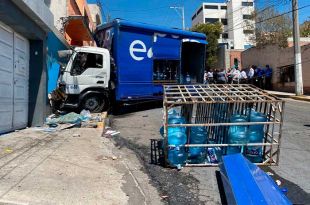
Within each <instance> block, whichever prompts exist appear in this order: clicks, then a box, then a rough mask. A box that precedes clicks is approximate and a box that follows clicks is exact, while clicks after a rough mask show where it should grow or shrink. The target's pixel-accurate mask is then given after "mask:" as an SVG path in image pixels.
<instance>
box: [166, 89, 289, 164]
mask: <svg viewBox="0 0 310 205" xmlns="http://www.w3.org/2000/svg"><path fill="white" fill-rule="evenodd" d="M171 108H177V109H180V113H181V115H182V116H183V117H184V118H185V119H186V124H168V110H169V109H171ZM248 108H250V109H254V110H255V111H257V112H261V113H263V114H264V115H265V116H266V117H267V121H266V122H238V123H232V122H230V117H231V116H232V115H234V114H239V115H243V114H244V112H245V110H246V109H248ZM163 109H164V116H163V120H164V123H163V125H164V142H165V144H166V145H167V144H168V137H169V136H168V135H167V133H168V127H186V128H187V143H186V144H185V145H184V146H185V147H186V149H188V148H189V147H205V148H208V147H220V148H221V150H222V152H223V154H224V155H225V149H227V147H231V146H243V147H251V146H261V147H262V150H263V151H262V152H263V153H262V155H263V156H262V159H263V160H262V162H261V163H256V164H258V165H278V163H279V154H280V143H281V135H282V125H283V109H284V101H283V100H281V99H279V98H277V97H275V96H273V95H270V94H268V93H266V92H265V91H263V90H261V89H259V88H257V87H255V86H252V85H248V84H209V85H164V99H163ZM234 125H246V126H250V125H264V137H263V141H262V142H261V143H246V144H229V143H227V138H228V130H229V127H230V126H234ZM195 126H196V127H204V128H205V129H206V130H207V132H208V137H207V139H208V140H207V141H208V142H209V143H207V144H190V143H189V141H190V140H189V138H190V137H191V136H190V132H189V129H190V128H191V127H195ZM210 142H212V143H210ZM164 149H165V152H164V155H165V162H166V164H167V163H168V162H167V153H168V146H165V148H164ZM217 165H218V164H217V163H210V162H207V161H206V162H204V163H200V164H191V163H186V164H185V166H217Z"/></svg>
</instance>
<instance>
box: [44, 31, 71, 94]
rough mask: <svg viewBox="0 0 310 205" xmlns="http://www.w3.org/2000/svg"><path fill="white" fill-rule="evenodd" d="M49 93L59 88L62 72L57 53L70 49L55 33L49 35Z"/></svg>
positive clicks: (47, 62) (47, 60) (47, 61)
mask: <svg viewBox="0 0 310 205" xmlns="http://www.w3.org/2000/svg"><path fill="white" fill-rule="evenodd" d="M47 48H48V49H47V58H46V64H47V76H48V80H47V82H48V84H47V93H50V92H51V91H53V90H54V89H55V88H56V86H57V80H58V75H59V71H60V64H59V61H60V59H59V57H58V53H57V51H59V50H66V49H68V48H67V46H66V45H65V44H63V43H62V42H61V41H60V40H59V39H58V38H57V37H56V35H55V34H54V33H53V32H49V33H48V35H47Z"/></svg>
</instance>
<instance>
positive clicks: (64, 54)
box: [58, 50, 73, 58]
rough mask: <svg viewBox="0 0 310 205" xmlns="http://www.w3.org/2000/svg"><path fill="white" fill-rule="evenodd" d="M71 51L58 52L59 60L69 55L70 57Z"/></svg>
mask: <svg viewBox="0 0 310 205" xmlns="http://www.w3.org/2000/svg"><path fill="white" fill-rule="evenodd" d="M72 53H73V51H72V50H60V51H58V56H59V58H66V57H68V56H70V55H72Z"/></svg>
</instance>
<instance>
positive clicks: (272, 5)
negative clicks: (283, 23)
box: [224, 0, 287, 32]
mask: <svg viewBox="0 0 310 205" xmlns="http://www.w3.org/2000/svg"><path fill="white" fill-rule="evenodd" d="M276 1H277V0H275V1H273V4H270V3H272V2H271V1H270V2H269V6H267V7H265V8H263V9H262V10H260V11H258V12H256V15H257V14H260V13H262V12H264V11H265V10H267V9H270V8H272V7H274V6H276V4H275V3H276ZM284 1H285V0H281V1H280V2H281V3H279V4H278V6H279V5H281V4H283V2H284ZM286 4H287V2H286V3H284V4H283V5H286ZM267 5H268V4H267ZM243 23H244V19H241V21H239V23H237V24H235V25H234V26H233V27H237V26H239V25H241V24H243ZM242 27H244V26H242ZM233 30H235V29H233V28H232V30H231V29H229V30H225V31H224V32H228V31H233Z"/></svg>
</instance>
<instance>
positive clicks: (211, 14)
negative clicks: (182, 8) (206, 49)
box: [192, 0, 255, 49]
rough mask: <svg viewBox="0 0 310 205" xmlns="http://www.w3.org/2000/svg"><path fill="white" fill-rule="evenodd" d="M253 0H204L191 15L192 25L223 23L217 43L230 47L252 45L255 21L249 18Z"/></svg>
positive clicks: (243, 47)
mask: <svg viewBox="0 0 310 205" xmlns="http://www.w3.org/2000/svg"><path fill="white" fill-rule="evenodd" d="M253 12H254V0H228V1H225V2H223V3H208V2H205V3H203V4H202V5H201V6H199V8H198V9H197V10H196V12H195V13H194V14H193V16H192V25H193V26H195V25H197V24H199V23H215V22H217V21H219V22H221V23H222V24H223V33H222V34H221V36H220V39H219V43H227V44H228V45H229V48H230V49H247V48H250V47H252V46H253V43H252V39H253V38H254V28H255V22H254V20H252V19H251V16H252V14H253Z"/></svg>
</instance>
